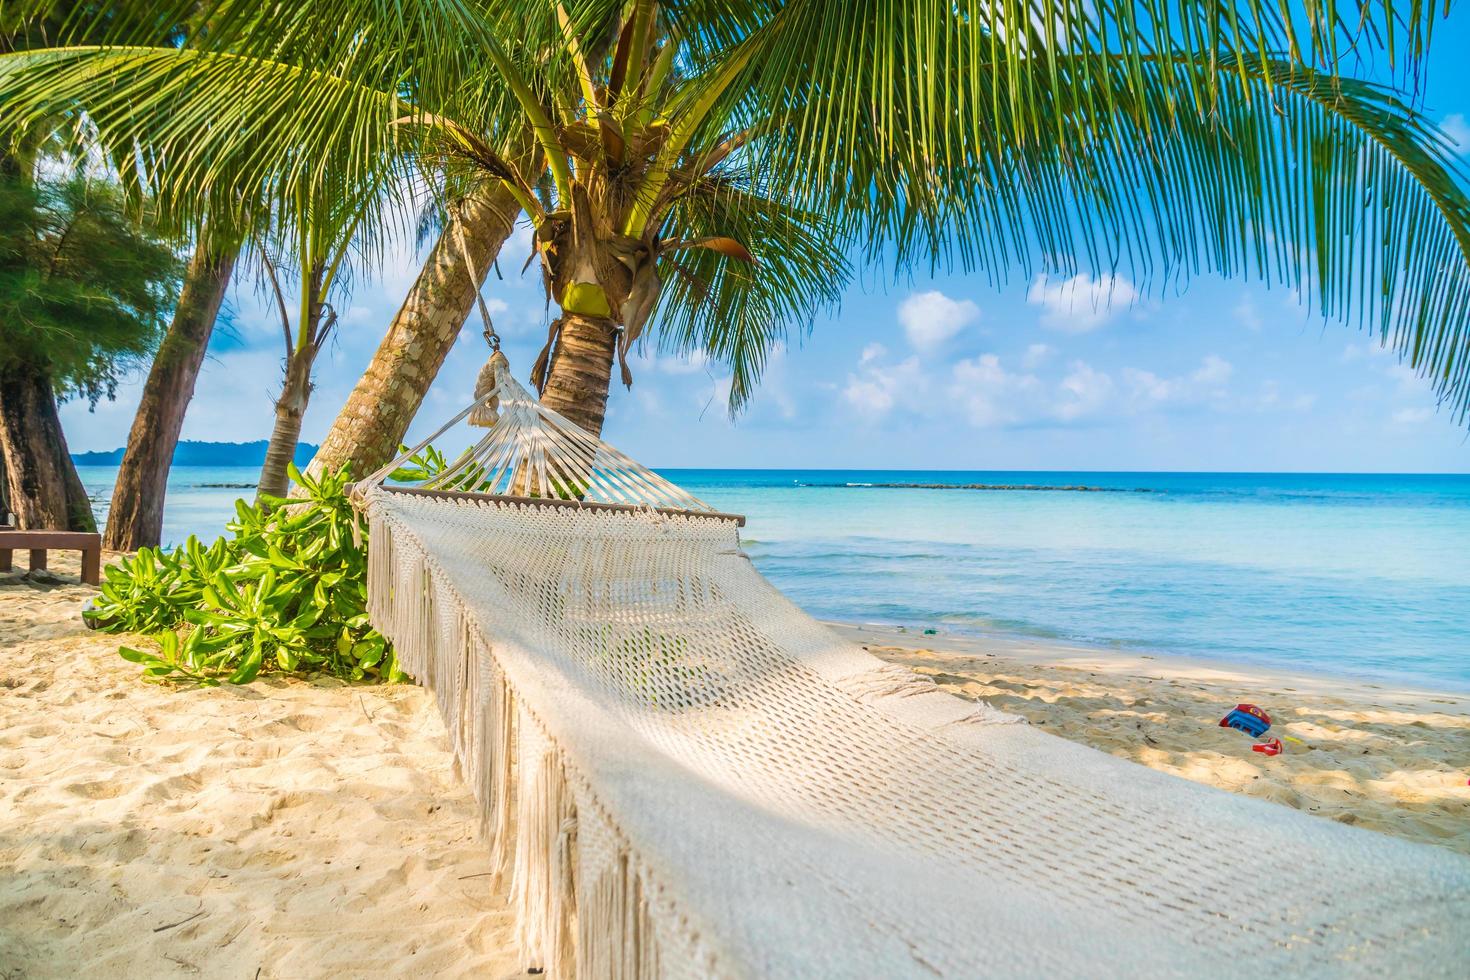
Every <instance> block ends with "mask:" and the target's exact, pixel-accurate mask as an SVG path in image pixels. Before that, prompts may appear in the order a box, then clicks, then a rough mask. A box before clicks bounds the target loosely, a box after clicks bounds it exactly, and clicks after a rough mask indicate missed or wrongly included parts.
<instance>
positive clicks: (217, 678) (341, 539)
mask: <svg viewBox="0 0 1470 980" xmlns="http://www.w3.org/2000/svg"><path fill="white" fill-rule="evenodd" d="M291 478H292V480H294V481H295V482H296V483H297V485H298V486H300V487H301V488H302V490H303V491H304V492H305V497H304V498H303V499H298V498H291V499H289V500H278V499H270V500H265V501H262V502H261V503H259V504H257V505H256V506H254V507H251V506H249V505H247V504H246V503H245V502H244V501H243V500H242V501H239V502H237V503H236V518H235V520H234V521H233V522H231V523H230V525H229V530H230V531H231V532H232V533H233V536H232V537H231V538H228V539H227V538H220V539H219V540H217V541H215V542H214V544H212V545H210V546H209V547H207V548H206V547H204V546H203V545H201V544H200V543H199V541H198V540H197V539H195V538H193V537H190V538H189V540H188V541H187V542H186V543H185V544H184V546H183V547H182V548H177V549H175V550H174V551H172V552H162V551H159V550H157V549H151V548H145V549H143V550H141V551H139V552H138V554H137V555H135V556H133V557H132V558H128V559H124V560H123V561H122V562H119V563H118V564H116V565H113V566H110V567H109V568H108V570H107V579H106V581H105V582H104V583H103V585H102V594H101V596H100V597H99V598H98V601H97V602H96V603H95V605H94V607H93V609H92V611H91V612H90V614H89V615H90V617H91V618H92V619H93V621H94V622H95V623H97V625H98V627H99V628H100V629H104V630H107V631H109V632H114V633H121V632H127V633H146V634H149V635H151V636H152V637H153V639H154V640H155V641H156V642H157V643H158V647H159V649H158V652H157V653H152V652H148V651H144V650H139V649H136V648H133V647H122V648H121V649H120V650H119V651H118V653H119V655H120V656H121V657H122V658H123V659H124V660H128V661H130V662H132V663H136V664H139V665H141V666H142V667H143V675H144V677H145V679H150V680H162V679H169V680H175V681H184V682H190V683H195V684H205V685H214V684H218V683H220V682H221V681H226V682H228V683H231V684H248V683H250V682H251V681H253V680H254V679H255V678H256V677H257V676H259V675H260V674H262V673H268V674H271V673H274V674H293V675H298V676H310V675H314V674H329V675H331V676H333V677H340V678H343V679H345V680H383V681H398V680H403V679H404V675H403V673H402V672H401V671H400V670H399V669H398V663H397V660H396V659H395V658H394V656H393V652H392V649H391V647H390V646H389V645H388V642H387V640H385V639H384V638H383V636H382V634H380V633H378V632H376V631H375V630H374V629H373V628H372V626H371V625H370V624H369V623H368V618H367V612H366V609H367V551H366V542H365V541H363V543H362V544H358V543H355V541H354V535H353V531H352V529H353V526H354V525H355V524H356V522H357V515H356V514H355V512H353V510H352V508H351V506H350V505H349V504H348V502H347V498H346V495H345V492H344V489H343V488H344V486H345V484H346V477H345V475H341V474H339V475H337V476H328V477H323V478H322V479H320V480H314V479H311V478H309V477H307V476H306V475H304V474H302V473H301V472H300V471H298V470H296V468H295V467H292V468H291ZM359 530H360V529H359ZM357 539H358V540H361V539H362V538H361V534H359V535H358V536H357Z"/></svg>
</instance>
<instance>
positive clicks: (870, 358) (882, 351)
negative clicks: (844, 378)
mask: <svg viewBox="0 0 1470 980" xmlns="http://www.w3.org/2000/svg"><path fill="white" fill-rule="evenodd" d="M887 356H888V348H887V347H884V346H883V345H882V344H878V343H873V344H869V345H868V346H866V347H864V348H863V353H862V355H861V356H860V357H859V358H858V363H859V364H871V363H872V362H874V361H876V360H879V359H881V358H884V357H887Z"/></svg>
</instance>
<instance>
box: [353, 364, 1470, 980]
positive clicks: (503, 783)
mask: <svg viewBox="0 0 1470 980" xmlns="http://www.w3.org/2000/svg"><path fill="white" fill-rule="evenodd" d="M490 381H491V382H493V383H492V384H489V385H487V386H485V387H486V388H488V390H482V391H481V394H482V395H483V397H481V398H480V399H478V400H477V402H476V403H475V405H474V406H471V409H466V411H465V412H462V413H461V414H460V416H458V417H457V418H456V419H454V420H452V421H451V423H450V424H451V425H453V424H456V423H458V422H460V421H462V420H463V419H464V418H465V417H466V416H468V415H469V414H470V413H471V411H472V410H475V413H476V416H477V419H478V420H479V421H481V422H482V423H485V424H488V425H489V428H488V430H486V432H485V434H484V435H483V436H482V437H480V438H479V439H478V441H477V442H476V443H475V444H474V445H473V446H472V447H471V449H470V450H469V451H468V452H467V453H466V454H465V456H463V457H461V458H460V459H459V460H458V461H457V462H456V464H455V465H454V466H452V467H451V468H450V469H449V470H448V471H446V472H445V473H443V474H440V475H439V476H438V477H436V478H434V479H431V480H428V481H425V482H423V483H421V484H420V485H419V486H417V487H413V488H403V487H395V486H393V485H392V483H391V482H390V480H389V477H390V474H391V471H392V469H393V466H394V465H399V464H401V463H402V462H403V460H404V459H406V458H407V455H408V454H405V457H404V458H402V459H400V460H398V461H395V464H390V466H389V467H386V468H384V470H382V471H380V472H379V473H377V474H375V475H374V476H373V477H372V478H371V479H369V480H368V481H365V482H364V483H362V484H359V485H358V486H357V488H356V489H355V491H354V492H355V494H356V497H357V500H358V501H359V503H360V505H361V506H362V507H363V509H364V510H365V511H366V513H367V515H368V518H369V523H370V530H371V539H370V540H371V549H370V558H369V576H370V578H369V595H370V612H371V617H372V621H373V623H374V625H375V626H377V628H378V629H380V630H381V631H382V632H383V633H385V634H386V635H388V636H389V637H390V638H391V639H392V641H393V643H394V645H395V647H396V649H397V651H398V656H399V658H400V660H401V662H402V664H403V666H404V668H405V669H406V670H407V671H409V672H410V673H411V674H412V675H413V676H414V677H415V678H417V679H418V681H419V683H421V684H423V685H424V686H426V687H428V688H429V689H431V690H432V691H433V692H434V694H435V696H436V697H437V700H438V703H439V705H440V708H441V709H442V711H443V715H444V721H445V727H446V729H447V731H448V736H449V741H450V744H451V746H452V748H453V752H454V757H455V760H456V764H457V766H458V767H459V771H460V773H461V774H462V776H463V778H464V779H465V780H466V781H467V782H468V783H469V784H470V786H472V787H473V790H474V794H475V797H476V799H477V800H478V802H479V805H480V807H481V808H482V812H483V815H484V820H485V831H486V834H487V836H488V837H489V839H490V841H491V842H492V852H493V853H492V859H493V864H494V867H495V869H496V872H497V873H500V874H506V875H509V876H510V883H511V886H510V887H511V894H512V899H513V902H514V905H515V908H516V912H517V915H518V923H519V941H520V943H521V945H522V948H523V951H524V955H525V957H526V961H527V962H528V963H529V964H534V965H538V966H542V967H544V968H545V969H546V971H547V973H548V974H550V975H551V976H560V977H571V976H579V977H583V978H603V977H627V978H642V977H706V976H731V977H737V976H754V977H764V976H778V975H779V976H791V977H909V976H914V977H933V976H946V977H960V976H975V975H986V976H1093V975H1098V974H1099V973H1105V974H1110V975H1117V974H1125V973H1130V974H1137V975H1142V976H1175V975H1200V974H1204V973H1206V972H1209V973H1232V974H1238V975H1244V974H1247V973H1249V974H1252V975H1259V976H1269V975H1271V974H1273V973H1276V974H1284V975H1288V976H1302V975H1333V976H1369V975H1374V976H1377V975H1384V974H1389V973H1392V974H1397V975H1414V976H1436V975H1445V976H1451V975H1455V976H1463V975H1464V971H1465V969H1466V964H1467V962H1470V925H1467V923H1470V861H1467V860H1466V859H1465V858H1463V857H1460V856H1458V855H1456V854H1453V853H1450V852H1448V851H1443V850H1440V849H1438V848H1433V847H1429V846H1425V845H1418V844H1411V843H1408V842H1404V841H1399V840H1395V839H1392V838H1389V837H1386V836H1382V835H1379V834H1377V833H1373V832H1371V831H1365V830H1360V829H1355V828H1350V827H1345V826H1341V825H1338V824H1334V823H1331V822H1329V821H1326V820H1320V819H1317V818H1314V817H1311V816H1307V815H1304V814H1300V813H1297V812H1294V811H1291V810H1289V809H1287V808H1285V807H1281V806H1277V805H1274V804H1270V803H1266V802H1262V801H1258V800H1253V799H1248V798H1243V797H1239V796H1234V795H1231V794H1227V793H1224V792H1222V791H1219V790H1215V789H1211V788H1209V787H1205V786H1200V785H1198V784H1194V783H1190V782H1186V781H1185V780H1182V779H1178V778H1175V777H1172V776H1168V775H1165V774H1162V773H1159V772H1155V771H1152V770H1149V769H1146V768H1144V767H1142V766H1139V765H1136V764H1134V763H1131V762H1126V761H1123V760H1119V759H1115V758H1113V757H1111V756H1108V755H1105V754H1103V753H1101V752H1098V751H1095V750H1093V749H1090V748H1087V747H1084V746H1080V745H1077V744H1074V743H1070V742H1067V741H1064V740H1063V739H1060V738H1057V737H1054V736H1050V735H1047V734H1046V733H1044V732H1041V731H1039V730H1037V729H1035V728H1032V727H1030V726H1028V725H1026V724H1024V723H1020V719H1018V718H1016V717H1015V716H1012V715H1008V714H1005V713H1002V712H1000V711H997V710H995V709H993V708H989V707H986V706H984V705H977V704H972V703H969V702H966V701H963V700H961V699H958V698H954V697H951V696H950V695H948V694H945V693H944V692H942V691H939V690H938V689H937V688H935V687H934V685H933V684H931V683H929V682H927V681H925V680H922V679H920V678H919V677H917V675H914V674H912V673H910V672H909V671H906V670H904V669H902V668H898V667H894V666H889V665H885V664H883V663H882V662H880V661H879V660H877V659H876V658H874V657H872V656H870V655H869V654H867V653H866V652H864V651H863V650H862V649H861V648H859V647H856V646H855V645H853V644H851V643H848V642H846V641H843V640H842V639H840V638H839V637H837V636H836V635H835V634H834V633H832V632H831V631H829V630H828V629H826V628H825V627H823V626H822V625H821V624H819V623H817V622H815V621H814V620H812V619H811V618H810V617H808V616H807V615H805V614H804V613H803V612H802V611H801V610H800V609H798V608H796V606H794V605H793V604H792V603H791V602H789V601H788V600H786V599H785V598H784V597H782V596H781V594H780V593H778V592H777V591H776V590H775V589H774V588H773V587H772V586H771V585H770V584H769V583H768V582H766V580H765V579H763V578H762V577H761V576H760V575H759V574H758V573H757V572H756V571H755V570H754V568H753V567H752V565H751V563H750V562H749V560H748V559H747V558H746V556H745V555H744V554H743V553H742V552H741V550H740V540H739V533H738V524H739V520H738V518H735V517H734V516H732V515H728V514H720V513H717V512H715V511H713V510H712V509H711V508H709V507H708V506H707V505H705V504H704V503H702V502H701V501H699V500H698V499H696V498H694V497H692V496H691V495H689V494H688V493H686V492H684V491H683V490H680V489H679V488H677V487H675V486H673V485H672V484H670V483H669V482H668V481H666V480H664V479H663V478H661V477H659V476H658V475H657V474H655V473H652V472H651V471H649V470H647V469H645V468H643V467H641V466H639V465H638V464H636V463H634V462H632V461H631V460H629V459H628V458H627V457H625V456H623V455H622V454H620V453H618V452H616V451H615V450H613V449H612V448H611V447H609V446H607V445H606V444H604V443H602V442H600V441H599V440H597V439H595V438H593V437H592V436H590V435H588V434H587V433H585V432H583V431H581V430H579V429H577V427H575V426H574V425H572V424H571V423H570V422H568V421H566V420H565V419H563V418H561V417H560V416H558V415H556V414H555V413H553V412H551V411H548V410H547V409H545V408H543V407H542V406H540V405H539V404H538V403H537V402H536V400H535V399H534V398H533V397H532V396H531V395H530V394H529V393H528V392H527V391H526V390H525V389H524V388H522V387H521V386H520V385H519V384H517V383H516V382H515V381H514V379H513V378H511V377H510V373H509V371H507V370H504V369H503V359H501V361H500V363H499V365H498V366H497V367H496V368H495V369H494V370H493V371H492V372H491V378H490ZM447 428H448V426H446V429H447ZM443 431H445V430H441V433H442V432H443ZM438 435H439V433H436V437H437V436H438ZM431 438H432V437H431ZM426 442H427V440H426ZM419 448H422V447H419ZM568 498H572V499H568Z"/></svg>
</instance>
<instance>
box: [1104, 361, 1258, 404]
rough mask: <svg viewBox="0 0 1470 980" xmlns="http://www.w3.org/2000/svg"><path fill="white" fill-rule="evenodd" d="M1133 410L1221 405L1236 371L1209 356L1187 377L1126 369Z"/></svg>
mask: <svg viewBox="0 0 1470 980" xmlns="http://www.w3.org/2000/svg"><path fill="white" fill-rule="evenodd" d="M1119 373H1120V375H1121V376H1122V379H1123V384H1124V385H1125V386H1126V388H1127V392H1128V396H1129V398H1130V399H1131V400H1132V402H1133V408H1134V409H1136V410H1144V409H1150V408H1155V407H1158V406H1160V405H1163V404H1166V403H1170V402H1174V403H1197V402H1202V401H1211V400H1213V401H1219V400H1222V399H1223V398H1224V397H1225V396H1226V394H1227V390H1226V387H1227V385H1228V383H1229V381H1230V378H1231V377H1232V376H1233V375H1234V374H1235V367H1234V366H1233V365H1232V364H1231V363H1230V362H1229V361H1227V360H1225V359H1224V358H1223V357H1220V356H1219V355H1218V354H1208V355H1206V356H1205V358H1204V360H1202V361H1201V362H1200V366H1199V367H1197V368H1195V369H1194V370H1193V371H1191V372H1189V373H1188V374H1186V375H1181V376H1179V377H1176V378H1164V377H1160V376H1159V375H1157V374H1155V373H1154V372H1152V371H1146V370H1144V369H1142V368H1132V367H1127V368H1124V369H1123V370H1122V371H1121V372H1119Z"/></svg>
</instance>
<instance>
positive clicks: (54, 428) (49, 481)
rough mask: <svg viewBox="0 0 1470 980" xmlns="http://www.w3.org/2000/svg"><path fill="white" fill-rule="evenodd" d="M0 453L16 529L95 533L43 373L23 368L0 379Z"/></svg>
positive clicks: (79, 479) (85, 494) (54, 402)
mask: <svg viewBox="0 0 1470 980" xmlns="http://www.w3.org/2000/svg"><path fill="white" fill-rule="evenodd" d="M0 453H4V456H5V475H6V477H7V479H8V481H9V492H10V506H11V508H12V509H13V510H14V512H15V519H16V526H17V527H19V528H21V529H22V530H29V529H37V528H45V529H48V530H60V531H95V530H97V521H96V519H95V518H94V517H93V516H92V505H91V502H90V501H89V500H88V499H87V492H86V490H85V489H83V487H82V480H81V477H79V476H78V475H77V468H76V466H74V465H73V464H72V461H71V454H70V452H68V451H67V448H66V436H65V435H64V434H63V433H62V431H61V417H60V415H58V414H57V411H56V395H55V393H54V392H53V391H52V390H51V381H50V379H49V378H47V377H46V376H45V375H44V374H43V373H42V372H41V371H39V370H36V369H34V368H24V367H22V368H18V369H14V370H11V371H7V372H6V373H5V374H4V375H3V376H0Z"/></svg>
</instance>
